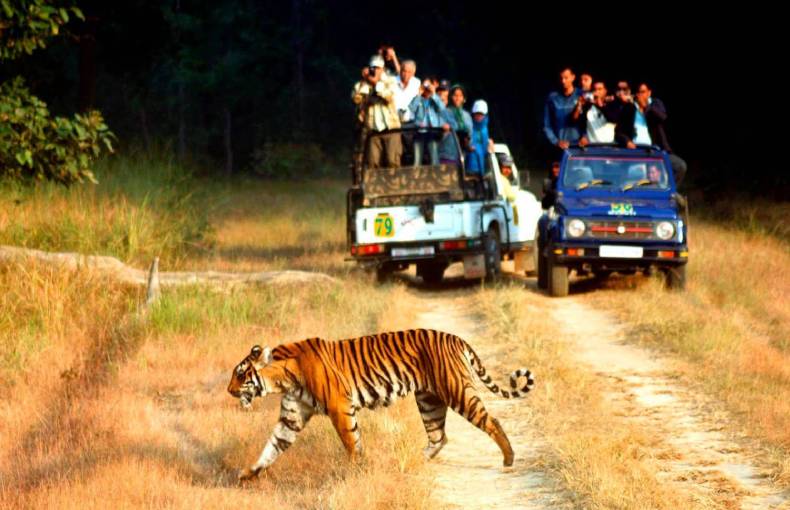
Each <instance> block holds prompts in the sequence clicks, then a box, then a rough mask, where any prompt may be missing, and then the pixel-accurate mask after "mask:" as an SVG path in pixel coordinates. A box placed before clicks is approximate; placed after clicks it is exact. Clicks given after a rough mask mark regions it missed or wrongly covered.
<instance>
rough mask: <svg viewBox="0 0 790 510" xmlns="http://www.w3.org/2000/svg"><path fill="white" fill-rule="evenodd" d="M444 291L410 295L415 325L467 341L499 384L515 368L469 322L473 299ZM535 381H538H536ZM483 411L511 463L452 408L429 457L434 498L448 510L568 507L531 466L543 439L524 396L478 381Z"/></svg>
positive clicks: (546, 478)
mask: <svg viewBox="0 0 790 510" xmlns="http://www.w3.org/2000/svg"><path fill="white" fill-rule="evenodd" d="M447 294H448V293H446V292H443V293H420V294H419V295H415V301H416V302H417V303H418V307H419V308H418V309H419V310H421V311H420V312H418V314H417V316H416V323H415V327H421V328H430V329H438V330H440V331H446V332H449V333H453V334H456V335H458V336H460V337H461V338H463V339H464V340H466V341H468V342H469V344H470V345H472V347H473V348H474V349H475V352H477V354H478V355H479V356H480V359H481V360H482V361H483V364H484V366H485V367H486V369H487V371H488V372H489V373H490V374H491V375H492V377H494V378H495V380H496V381H498V382H499V383H502V382H505V377H506V375H507V374H508V373H510V372H511V371H512V370H514V369H516V368H518V367H515V366H510V365H511V364H512V363H507V364H506V365H507V366H503V363H502V362H501V360H498V359H496V357H495V356H494V353H493V352H492V349H491V347H490V346H487V345H486V342H485V338H484V336H483V335H482V333H483V331H484V330H483V326H482V325H481V324H479V323H478V322H477V321H475V320H474V318H473V316H472V314H471V312H470V311H471V310H473V308H472V305H473V302H472V300H471V299H469V298H468V297H467V298H466V299H464V298H452V297H448V296H447ZM536 384H540V380H539V379H538V380H536ZM478 388H479V392H480V393H479V394H480V396H481V398H482V399H483V402H484V404H485V406H486V409H487V410H488V411H489V412H490V413H491V414H492V415H493V416H494V417H496V418H497V419H498V420H499V421H500V423H501V424H502V428H503V429H504V430H505V432H506V433H507V435H508V437H509V439H510V442H511V444H512V446H513V450H514V451H515V462H514V464H513V466H512V467H509V468H504V467H502V453H501V452H500V450H499V448H498V447H497V446H496V444H495V443H494V442H493V440H491V438H489V437H488V436H487V435H486V434H485V433H483V432H482V431H480V430H478V429H477V428H476V427H474V426H473V425H472V424H470V423H469V422H468V421H466V419H464V418H462V417H461V416H459V415H458V414H457V413H455V412H453V411H452V410H451V411H450V412H448V413H447V423H446V428H445V430H446V433H447V438H448V443H447V445H446V446H445V447H444V449H442V451H441V452H440V453H439V455H437V456H436V457H435V458H434V459H433V460H432V461H431V470H432V471H433V473H434V476H435V490H434V496H435V497H436V499H437V500H438V501H440V502H441V503H443V504H444V505H446V506H447V507H450V508H508V509H509V508H520V509H559V508H570V505H569V503H568V502H567V497H566V496H565V495H564V494H563V492H562V490H561V489H560V488H558V487H557V486H556V483H555V482H554V481H553V480H551V479H550V478H549V476H548V475H547V474H546V473H545V472H543V471H541V470H540V469H538V468H536V467H535V464H537V463H538V461H539V459H540V458H541V457H542V456H543V454H544V452H545V451H547V450H548V447H547V446H546V445H545V442H544V441H543V440H542V439H541V437H540V435H539V434H538V432H537V431H536V430H535V428H534V426H533V425H532V420H531V419H530V416H531V409H530V407H529V402H528V400H529V397H526V400H527V401H525V400H524V399H513V400H506V399H503V398H502V397H497V396H495V395H493V394H492V393H490V392H489V391H488V390H487V389H486V388H485V387H484V386H482V384H481V385H479V386H478Z"/></svg>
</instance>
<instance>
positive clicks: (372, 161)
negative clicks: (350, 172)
mask: <svg viewBox="0 0 790 510" xmlns="http://www.w3.org/2000/svg"><path fill="white" fill-rule="evenodd" d="M351 100H352V101H353V102H354V104H355V105H357V121H358V123H359V126H360V128H361V129H360V130H359V131H360V132H359V133H358V139H357V147H356V150H355V159H361V151H362V150H363V147H362V146H363V144H364V141H365V138H366V136H367V133H368V132H370V131H374V132H382V131H387V130H390V129H398V128H400V126H401V124H400V119H399V118H398V112H397V110H396V109H395V82H394V80H393V79H392V78H390V77H389V76H387V75H386V74H384V59H383V58H382V57H381V55H373V56H372V57H371V58H370V63H369V64H368V67H366V68H364V69H362V80H360V81H359V82H357V83H356V84H355V85H354V90H353V91H352V92H351ZM402 152H403V149H402V146H401V137H400V133H393V134H389V135H383V136H377V137H374V138H372V139H371V143H370V146H369V147H368V153H367V162H368V165H369V166H370V167H371V168H377V167H380V166H385V165H384V164H383V160H384V159H385V158H386V166H389V167H393V168H394V167H399V166H400V162H401V153H402ZM355 164H356V162H355ZM359 164H361V161H359Z"/></svg>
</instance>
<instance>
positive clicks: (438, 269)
mask: <svg viewBox="0 0 790 510" xmlns="http://www.w3.org/2000/svg"><path fill="white" fill-rule="evenodd" d="M445 269H447V264H446V263H444V262H439V261H435V260H432V261H430V262H420V263H419V264H417V274H418V275H420V276H421V277H422V281H423V282H425V283H426V284H428V285H438V284H440V283H441V282H442V278H443V277H444V270H445Z"/></svg>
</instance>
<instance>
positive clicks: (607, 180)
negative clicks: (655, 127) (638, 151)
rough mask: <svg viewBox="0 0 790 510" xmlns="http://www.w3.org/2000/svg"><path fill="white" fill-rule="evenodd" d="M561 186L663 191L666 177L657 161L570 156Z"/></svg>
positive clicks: (659, 160) (662, 163) (578, 188)
mask: <svg viewBox="0 0 790 510" xmlns="http://www.w3.org/2000/svg"><path fill="white" fill-rule="evenodd" d="M562 184H563V186H565V187H568V188H573V189H575V190H577V191H580V190H583V189H589V188H590V187H593V186H594V187H596V188H609V189H612V188H617V189H619V190H620V191H629V190H633V189H637V188H644V189H667V188H669V177H668V175H667V170H666V168H665V166H664V160H663V159H661V158H607V157H598V156H589V157H584V156H582V157H571V158H569V159H568V161H567V163H566V166H565V174H564V176H563V179H562Z"/></svg>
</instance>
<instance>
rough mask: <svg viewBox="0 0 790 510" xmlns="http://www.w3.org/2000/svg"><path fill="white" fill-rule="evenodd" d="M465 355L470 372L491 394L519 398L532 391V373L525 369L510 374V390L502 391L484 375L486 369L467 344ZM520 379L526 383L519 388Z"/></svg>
mask: <svg viewBox="0 0 790 510" xmlns="http://www.w3.org/2000/svg"><path fill="white" fill-rule="evenodd" d="M465 354H466V357H467V359H468V360H469V363H470V364H471V365H472V370H474V371H475V373H476V374H477V377H479V378H480V381H481V382H482V383H483V384H484V385H485V387H486V388H488V390H489V391H490V392H492V393H496V394H498V395H502V396H503V397H504V398H520V397H523V396H525V395H526V394H527V393H529V391H530V390H531V389H532V386H533V385H534V384H535V379H533V378H532V372H530V371H529V370H527V369H526V368H519V369H518V370H515V371H513V372H511V373H510V390H506V389H502V388H500V387H499V386H498V385H497V384H496V383H495V382H493V381H492V380H491V376H489V375H488V374H487V373H486V369H485V367H484V366H483V363H482V362H481V361H480V358H478V357H477V354H476V353H475V351H474V350H472V348H471V347H470V346H469V345H468V344H467V345H466V353H465ZM522 377H523V378H526V383H524V385H523V386H521V387H519V385H518V380H519V378H522Z"/></svg>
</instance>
